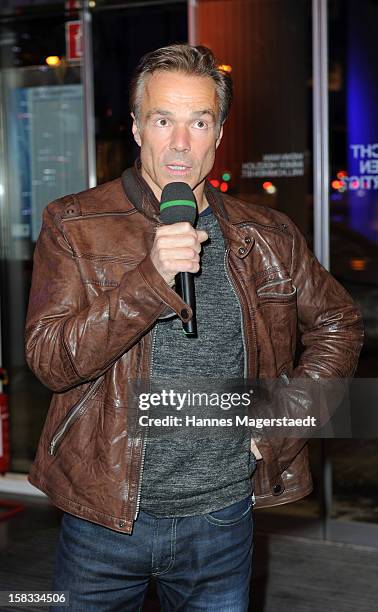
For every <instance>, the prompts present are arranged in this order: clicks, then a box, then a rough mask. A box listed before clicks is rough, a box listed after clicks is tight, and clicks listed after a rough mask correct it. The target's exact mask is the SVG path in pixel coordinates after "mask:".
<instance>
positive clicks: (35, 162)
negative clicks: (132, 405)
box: [0, 2, 86, 472]
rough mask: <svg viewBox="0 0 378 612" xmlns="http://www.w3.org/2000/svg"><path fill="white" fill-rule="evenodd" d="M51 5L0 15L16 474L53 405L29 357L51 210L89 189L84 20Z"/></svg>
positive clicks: (6, 355) (7, 361)
mask: <svg viewBox="0 0 378 612" xmlns="http://www.w3.org/2000/svg"><path fill="white" fill-rule="evenodd" d="M45 4H46V5H47V4H49V6H46V5H42V3H41V2H39V3H34V4H33V6H32V7H30V10H28V9H27V8H25V9H24V10H19V11H18V13H17V16H16V15H15V14H14V11H13V10H12V8H14V7H12V6H8V7H7V10H6V11H5V9H2V12H1V13H0V40H1V47H0V106H1V111H0V173H1V176H0V198H1V209H0V212H1V215H0V224H1V323H2V328H1V332H2V334H1V335H2V362H3V366H4V367H6V368H7V370H8V374H9V387H8V390H7V391H8V395H9V403H10V406H9V409H10V431H11V455H12V464H11V471H14V472H25V471H27V470H28V468H29V465H30V461H31V460H32V459H33V457H34V453H35V449H36V445H37V441H38V438H39V435H40V431H41V428H42V424H43V421H44V418H45V415H46V411H47V408H48V405H49V399H50V393H49V391H48V390H47V389H46V388H45V387H43V386H42V385H41V384H40V383H39V381H38V380H37V379H36V378H35V377H34V376H33V374H32V373H31V372H30V370H29V368H28V367H27V365H26V363H25V358H24V324H25V315H26V309H27V303H28V294H29V289H30V282H31V273H32V258H33V250H34V246H35V242H36V240H37V237H38V234H39V231H40V228H41V222H42V210H43V208H44V207H45V206H46V204H48V203H49V202H50V201H52V200H54V199H56V198H57V197H60V196H62V195H65V194H67V193H72V192H75V191H80V190H82V189H85V187H86V174H85V164H84V161H85V160H84V154H85V153H84V147H83V86H82V79H81V54H80V48H78V49H77V51H78V53H77V54H76V56H73V55H72V54H71V55H69V54H68V52H67V48H68V47H67V45H68V42H69V40H68V39H67V36H68V28H69V24H71V23H76V24H77V23H79V21H78V19H79V17H78V14H77V13H72V12H65V11H64V3H63V2H59V3H58V2H55V3H51V2H50V3H45ZM52 4H54V6H52ZM36 5H38V6H36ZM66 43H67V44H66Z"/></svg>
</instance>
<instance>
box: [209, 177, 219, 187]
mask: <svg viewBox="0 0 378 612" xmlns="http://www.w3.org/2000/svg"><path fill="white" fill-rule="evenodd" d="M210 184H211V185H212V186H213V187H215V188H216V189H218V187H219V181H218V180H217V179H210Z"/></svg>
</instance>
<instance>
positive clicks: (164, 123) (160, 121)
mask: <svg viewBox="0 0 378 612" xmlns="http://www.w3.org/2000/svg"><path fill="white" fill-rule="evenodd" d="M156 125H157V126H158V127H166V126H167V125H168V120H167V119H158V120H157V121H156Z"/></svg>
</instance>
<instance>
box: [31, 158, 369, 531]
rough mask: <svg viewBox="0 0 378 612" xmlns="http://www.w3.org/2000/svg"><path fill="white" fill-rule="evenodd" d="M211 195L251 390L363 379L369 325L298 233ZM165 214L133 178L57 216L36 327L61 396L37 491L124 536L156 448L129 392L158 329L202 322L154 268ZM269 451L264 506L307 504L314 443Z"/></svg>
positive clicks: (73, 199) (268, 214) (257, 477)
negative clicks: (168, 320) (132, 411)
mask: <svg viewBox="0 0 378 612" xmlns="http://www.w3.org/2000/svg"><path fill="white" fill-rule="evenodd" d="M206 195H207V198H208V201H209V203H210V205H211V207H212V208H213V210H214V213H215V214H216V216H217V218H218V221H219V223H220V226H221V229H222V232H223V234H224V237H225V240H226V262H227V269H228V273H229V277H230V280H231V282H232V284H233V286H234V288H235V291H236V293H237V295H238V297H239V300H240V304H241V307H242V319H243V331H244V343H245V351H246V358H247V365H248V377H249V378H255V377H259V378H273V377H277V376H280V375H282V374H284V376H288V377H311V378H312V379H317V378H319V377H335V376H336V377H349V376H351V375H353V373H354V370H355V367H356V363H357V359H358V355H359V351H360V348H361V345H362V333H363V332H362V325H361V318H360V314H359V312H358V310H357V308H356V306H355V305H354V303H353V301H352V300H351V298H350V297H349V295H348V294H347V293H346V292H345V290H344V289H343V288H342V287H341V286H340V285H339V284H338V283H337V282H336V281H335V280H334V278H333V277H332V276H331V275H330V274H329V273H328V272H327V271H326V270H325V269H324V268H322V266H321V265H320V264H319V263H318V261H317V260H316V259H315V258H314V256H313V255H312V253H311V252H310V251H309V250H308V248H307V246H306V243H305V240H304V238H303V237H302V235H301V233H300V232H299V231H298V229H297V228H296V226H295V225H294V224H293V223H292V221H290V220H289V219H288V218H287V217H286V216H285V215H283V214H281V213H279V212H277V211H275V210H271V209H269V208H266V207H262V206H257V205H252V204H249V203H245V202H242V201H238V200H236V199H234V198H232V197H229V196H225V195H220V194H219V193H218V192H216V191H215V190H213V189H212V187H211V186H210V185H209V184H207V185H206ZM158 215H159V210H158V202H157V200H156V199H155V197H154V195H153V193H152V191H151V190H150V189H149V187H148V186H147V184H146V183H145V181H143V179H142V178H141V175H140V173H139V171H138V170H137V169H135V168H134V169H129V170H127V171H126V172H125V173H124V174H123V176H122V179H117V180H114V181H111V182H109V183H106V184H104V185H101V186H99V187H96V188H94V189H90V190H87V191H84V192H82V193H79V194H77V195H70V196H66V197H64V198H61V199H59V200H56V201H55V202H52V203H51V204H49V205H48V206H47V208H46V209H45V211H44V217H43V227H42V231H41V234H40V237H39V239H38V242H37V246H36V249H35V256H34V272H33V283H32V289H31V293H30V302H29V310H28V316H27V324H26V357H27V361H28V364H29V366H30V367H31V369H32V370H33V372H34V373H35V374H36V376H37V377H38V378H39V379H40V380H41V381H42V383H44V384H45V385H46V386H47V387H49V388H50V389H52V390H53V391H54V395H53V397H52V402H51V405H50V409H49V412H48V416H47V419H46V422H45V425H44V427H43V431H42V434H41V438H40V442H39V447H38V451H37V455H36V458H35V461H34V463H33V465H32V467H31V470H30V474H29V481H30V482H31V483H32V484H33V485H35V486H36V487H38V488H39V489H41V490H42V491H44V492H45V493H46V494H47V495H48V496H49V497H50V498H51V500H52V502H53V503H54V504H55V505H56V506H58V507H59V508H61V509H63V510H65V511H67V512H70V513H72V514H74V515H77V516H79V517H82V518H84V519H87V520H90V521H93V522H95V523H99V524H101V525H104V526H106V527H109V528H111V529H114V530H116V531H119V532H125V533H130V532H131V531H132V527H133V522H134V520H135V518H136V516H137V512H138V506H139V503H138V501H139V500H138V492H139V484H140V480H141V466H142V457H143V448H144V435H145V428H143V427H140V428H138V427H136V428H135V430H134V431H132V432H131V431H130V430H129V428H128V426H127V413H128V398H127V392H126V385H125V381H126V380H127V379H139V378H142V379H143V378H145V379H148V375H149V368H150V356H151V336H152V334H151V330H152V328H153V326H154V324H155V322H156V320H157V319H158V318H159V317H160V316H161V315H162V314H164V311H165V310H166V309H167V306H168V307H170V308H171V309H173V310H174V311H175V312H176V313H177V315H178V316H179V317H180V318H181V319H182V320H187V319H188V318H190V316H191V311H190V308H189V307H188V306H187V305H186V304H185V303H184V302H183V301H182V300H181V299H180V298H179V297H178V296H177V294H176V293H175V292H174V290H173V289H171V288H170V287H169V286H168V285H167V284H166V283H165V282H164V280H163V279H162V277H161V276H160V275H159V273H158V272H157V271H156V269H155V267H154V266H153V264H152V262H151V259H150V257H149V252H150V250H151V247H152V243H153V238H154V232H155V229H156V226H157V224H158V223H159V218H158ZM297 333H298V334H299V337H300V340H301V344H302V346H303V351H302V353H301V355H300V358H299V359H298V360H297V361H295V353H296V346H297ZM258 449H259V451H260V452H261V455H262V457H263V459H262V460H260V461H258V462H257V469H256V471H255V474H254V476H253V481H254V483H253V484H254V492H255V498H256V504H255V507H263V506H272V505H277V504H283V503H286V502H289V501H293V500H296V499H299V498H301V497H303V496H304V495H307V494H308V493H310V491H311V490H312V481H311V475H310V471H309V465H308V451H307V445H306V440H304V439H293V438H286V439H283V438H274V439H273V438H269V439H267V438H262V439H261V440H260V441H258Z"/></svg>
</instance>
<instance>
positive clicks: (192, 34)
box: [188, 0, 198, 45]
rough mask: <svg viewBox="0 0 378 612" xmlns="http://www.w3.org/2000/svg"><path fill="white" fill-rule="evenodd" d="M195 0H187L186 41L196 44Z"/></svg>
mask: <svg viewBox="0 0 378 612" xmlns="http://www.w3.org/2000/svg"><path fill="white" fill-rule="evenodd" d="M197 4H198V3H197V0H188V43H189V44H190V45H197V44H198V43H197Z"/></svg>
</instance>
